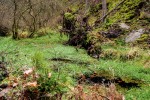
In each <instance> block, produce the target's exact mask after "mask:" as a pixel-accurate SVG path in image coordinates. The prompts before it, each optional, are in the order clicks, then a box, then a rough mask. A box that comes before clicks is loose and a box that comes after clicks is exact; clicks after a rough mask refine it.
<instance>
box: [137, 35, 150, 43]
mask: <svg viewBox="0 0 150 100" xmlns="http://www.w3.org/2000/svg"><path fill="white" fill-rule="evenodd" d="M149 38H150V35H149V34H142V35H141V37H140V38H139V39H137V42H147V40H148V39H149Z"/></svg>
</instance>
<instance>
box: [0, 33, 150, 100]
mask: <svg viewBox="0 0 150 100" xmlns="http://www.w3.org/2000/svg"><path fill="white" fill-rule="evenodd" d="M66 41H67V36H65V35H64V36H63V37H60V35H59V34H57V33H55V34H50V35H48V36H43V37H39V38H33V39H22V40H18V41H15V40H12V39H11V38H10V37H6V38H4V37H3V38H2V37H1V38H0V43H1V44H0V56H4V57H5V61H6V62H8V65H7V66H8V69H9V70H10V72H11V74H13V75H14V76H18V75H20V74H21V70H22V68H23V67H24V66H28V67H32V66H35V65H36V66H37V65H38V63H36V64H35V62H33V59H34V57H35V58H38V57H39V58H38V60H39V61H41V62H44V63H42V65H40V64H39V65H40V66H44V67H46V69H50V71H51V72H52V73H53V74H55V75H56V76H57V74H60V76H62V77H64V78H63V79H64V80H67V81H62V83H63V82H64V84H69V85H72V86H74V85H76V83H77V80H76V79H77V77H79V76H80V75H81V74H91V73H93V72H96V73H98V74H99V75H101V76H106V77H108V78H121V79H122V80H123V81H125V82H142V83H140V85H141V86H142V87H141V88H133V89H130V90H125V91H123V94H125V96H126V98H127V100H133V99H134V98H136V99H137V100H141V99H140V98H142V97H143V98H144V100H148V99H149V94H148V92H149V91H150V89H149V88H150V87H149V84H150V69H149V68H144V63H142V62H144V61H146V60H149V58H148V57H147V53H148V52H149V51H148V50H140V51H142V54H141V55H142V59H132V60H129V61H128V60H127V61H122V60H120V59H119V58H115V59H107V58H105V59H100V60H99V61H98V60H96V59H93V58H91V57H90V56H89V55H87V53H86V51H85V50H83V49H78V51H77V50H76V48H75V47H72V46H68V45H63V44H64V43H65V42H66ZM102 48H103V51H104V52H105V50H107V49H114V50H116V51H117V52H121V54H124V53H126V52H128V51H129V50H130V47H129V46H119V45H118V46H115V45H110V44H104V45H102ZM36 54H41V55H42V57H41V56H40V55H36ZM36 56H37V57H36ZM40 57H41V58H42V59H41V58H40ZM52 58H62V59H69V61H67V62H65V61H59V60H58V61H53V60H51V59H52ZM62 77H61V78H60V79H62ZM44 85H45V84H44ZM145 87H146V88H145ZM120 91H121V90H120ZM133 91H135V92H133Z"/></svg>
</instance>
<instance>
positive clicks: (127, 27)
mask: <svg viewBox="0 0 150 100" xmlns="http://www.w3.org/2000/svg"><path fill="white" fill-rule="evenodd" d="M119 26H120V28H122V29H130V26H128V25H127V24H125V23H120V25H119Z"/></svg>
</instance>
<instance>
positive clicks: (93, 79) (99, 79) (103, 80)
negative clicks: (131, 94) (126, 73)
mask: <svg viewBox="0 0 150 100" xmlns="http://www.w3.org/2000/svg"><path fill="white" fill-rule="evenodd" d="M94 74H95V73H94ZM94 74H93V75H90V76H84V75H83V76H81V77H80V78H79V81H78V82H79V84H81V83H82V82H86V83H88V84H102V85H105V86H106V87H109V86H110V84H111V83H114V84H116V85H119V86H120V87H122V88H127V89H130V88H139V87H140V85H141V82H138V81H136V82H133V81H132V80H131V81H128V82H126V81H124V80H122V79H121V78H119V77H118V78H115V79H109V78H107V77H104V76H95V75H94Z"/></svg>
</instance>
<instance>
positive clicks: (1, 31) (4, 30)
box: [0, 25, 9, 36]
mask: <svg viewBox="0 0 150 100" xmlns="http://www.w3.org/2000/svg"><path fill="white" fill-rule="evenodd" d="M8 33H9V29H8V28H7V27H5V26H2V25H0V36H7V35H8Z"/></svg>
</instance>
